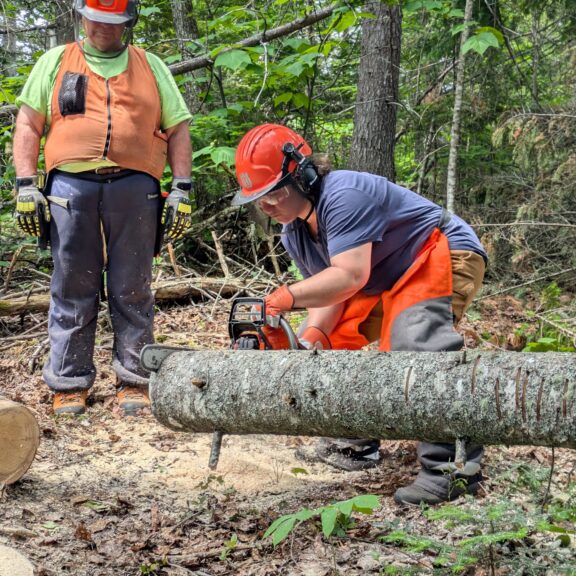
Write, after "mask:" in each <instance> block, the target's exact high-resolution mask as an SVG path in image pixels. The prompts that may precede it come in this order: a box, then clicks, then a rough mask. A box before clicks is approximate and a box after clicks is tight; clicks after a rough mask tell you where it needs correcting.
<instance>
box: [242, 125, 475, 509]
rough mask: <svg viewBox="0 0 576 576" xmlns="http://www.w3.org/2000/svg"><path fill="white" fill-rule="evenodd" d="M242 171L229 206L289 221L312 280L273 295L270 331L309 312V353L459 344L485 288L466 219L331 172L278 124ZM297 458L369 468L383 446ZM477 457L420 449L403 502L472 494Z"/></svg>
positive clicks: (291, 243)
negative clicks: (289, 314) (251, 207)
mask: <svg viewBox="0 0 576 576" xmlns="http://www.w3.org/2000/svg"><path fill="white" fill-rule="evenodd" d="M236 175H237V179H238V182H239V184H240V186H241V188H240V190H239V191H238V193H237V194H236V196H235V198H234V200H233V203H234V204H235V205H241V204H245V203H248V202H255V203H256V204H257V206H258V207H259V208H260V209H261V210H262V211H263V212H264V213H265V214H266V215H267V216H269V217H271V218H273V219H274V220H276V221H278V222H280V223H281V224H282V225H283V231H282V242H283V244H284V246H285V247H286V250H287V251H288V253H289V255H290V256H291V258H292V259H293V260H294V262H295V263H296V265H297V266H298V268H299V269H300V271H301V272H302V275H303V277H304V280H302V281H300V282H296V283H293V284H290V285H289V286H288V285H284V286H282V287H281V288H279V289H277V290H275V291H274V292H272V293H271V294H270V295H269V296H267V297H266V299H265V303H266V314H267V320H268V322H269V324H270V325H271V326H274V325H276V326H277V321H278V317H279V315H280V314H281V313H282V312H285V311H289V310H292V309H293V308H306V309H307V310H308V317H307V320H306V322H305V323H304V325H303V326H301V327H300V330H299V338H300V342H301V343H302V344H303V346H305V347H309V348H312V347H315V348H323V349H329V348H332V349H345V350H357V349H360V348H362V347H363V346H365V345H367V344H369V343H370V342H375V341H377V340H379V341H380V344H379V347H380V350H382V351H391V350H404V351H428V352H431V351H432V352H434V351H443V350H459V349H460V348H461V347H462V345H463V340H462V338H461V337H460V335H459V334H458V333H457V332H456V331H455V329H454V325H455V324H456V323H457V322H458V321H459V320H460V318H461V317H462V315H463V313H464V311H465V310H466V308H467V307H468V306H469V305H470V302H471V301H472V298H473V297H474V294H475V293H476V292H477V291H478V289H479V288H480V285H481V283H482V279H483V277H484V269H485V263H486V253H485V251H484V249H483V248H482V245H481V244H480V241H479V240H478V238H477V236H476V234H475V233H474V232H473V230H472V228H471V227H470V226H469V225H468V224H467V223H466V222H464V221H463V220H462V219H461V218H459V217H458V216H455V215H452V214H450V213H448V212H447V211H446V210H444V209H443V208H442V207H440V206H438V205H437V204H434V203H432V202H430V201H429V200H426V199H425V198H423V197H422V196H419V195H418V194H416V193H414V192H411V191H410V190H408V189H406V188H403V187H401V186H398V185H396V184H394V183H392V182H390V181H388V180H386V178H383V177H381V176H376V175H373V174H368V173H363V172H354V171H349V170H334V171H332V170H330V166H329V164H328V163H327V160H326V159H325V158H324V157H323V156H312V149H311V148H310V146H309V145H308V144H307V142H306V141H305V140H304V139H303V138H302V137H301V136H300V135H299V134H297V133H296V132H294V131H293V130H291V129H289V128H287V127H285V126H280V125H275V124H264V125H261V126H257V127H256V128H253V129H252V130H250V131H249V132H248V133H247V134H246V135H245V136H244V137H243V138H242V140H241V142H240V144H239V145H238V149H237V151H236ZM301 456H302V457H305V458H308V459H310V458H312V459H316V460H320V461H323V462H326V463H328V464H331V465H333V466H336V467H338V468H341V469H344V470H363V469H367V468H370V467H373V466H376V465H377V464H378V462H379V458H380V453H379V440H377V439H373V440H356V439H328V438H322V439H321V440H320V442H319V443H318V444H317V446H316V447H314V448H313V450H308V451H306V450H302V452H301ZM481 456H482V448H481V447H470V448H469V449H468V454H467V464H466V465H465V467H464V468H461V469H456V468H455V466H454V459H455V450H454V446H453V445H451V444H437V443H435V444H431V443H427V442H421V443H420V444H419V446H418V457H419V460H420V463H421V465H422V470H421V471H420V473H419V474H418V477H417V478H416V480H415V482H414V483H413V484H411V485H410V486H407V487H404V488H400V489H398V490H397V491H396V494H395V499H396V501H397V502H399V503H403V504H407V503H409V504H420V503H422V502H425V503H429V504H434V503H438V502H442V501H446V500H452V499H454V498H456V497H457V496H459V495H460V494H462V493H475V492H476V491H477V489H478V484H479V481H480V479H481V473H480V459H481Z"/></svg>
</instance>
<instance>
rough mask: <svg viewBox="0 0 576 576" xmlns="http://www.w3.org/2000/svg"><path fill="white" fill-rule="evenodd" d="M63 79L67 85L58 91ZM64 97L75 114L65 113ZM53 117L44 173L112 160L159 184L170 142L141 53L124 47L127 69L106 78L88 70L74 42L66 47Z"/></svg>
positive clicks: (53, 103)
mask: <svg viewBox="0 0 576 576" xmlns="http://www.w3.org/2000/svg"><path fill="white" fill-rule="evenodd" d="M75 75H76V76H75ZM78 75H82V76H83V77H84V78H82V77H79V76H78ZM65 76H66V77H67V81H68V83H66V82H65V87H64V92H65V93H61V91H62V84H63V81H64V78H65ZM82 86H83V87H84V89H82ZM75 87H78V88H76V89H74V88H75ZM64 98H68V99H70V98H72V99H73V100H74V99H75V100H76V101H75V104H74V106H75V107H76V109H77V110H74V111H73V112H72V113H70V112H69V111H68V113H66V111H65V113H64V115H63V114H62V111H61V104H62V101H63V100H64ZM51 113H52V122H51V124H50V130H49V131H48V136H47V138H46V145H45V147H44V154H45V158H46V170H47V171H50V170H52V169H53V168H57V167H58V166H61V165H63V164H70V163H73V162H90V161H98V160H110V161H112V162H114V163H115V164H117V165H118V166H121V167H122V168H128V169H131V170H137V171H139V172H145V173H147V174H150V176H153V177H154V178H156V179H157V180H160V178H161V177H162V173H163V171H164V167H165V165H166V159H167V152H168V139H167V137H166V135H165V134H164V133H162V132H161V131H160V119H161V107H160V93H159V92H158V86H157V85H156V79H155V77H154V74H153V72H152V69H151V68H150V65H149V64H148V60H147V59H146V54H145V52H144V50H141V49H140V48H135V47H134V46H128V67H127V68H126V70H124V72H122V73H121V74H118V75H117V76H113V77H112V78H108V79H105V78H103V77H102V76H99V75H98V74H95V73H94V72H92V70H90V68H89V67H88V65H87V64H86V59H85V57H84V54H83V53H82V50H81V49H80V47H79V46H78V44H77V43H75V42H74V43H72V44H68V45H67V46H66V48H65V50H64V56H63V59H62V63H61V65H60V69H59V70H58V74H57V76H56V83H55V86H54V92H53V94H52V102H51Z"/></svg>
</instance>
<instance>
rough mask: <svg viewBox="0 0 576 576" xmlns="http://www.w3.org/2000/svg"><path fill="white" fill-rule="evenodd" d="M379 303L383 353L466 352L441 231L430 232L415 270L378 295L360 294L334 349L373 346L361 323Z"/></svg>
mask: <svg viewBox="0 0 576 576" xmlns="http://www.w3.org/2000/svg"><path fill="white" fill-rule="evenodd" d="M380 302H381V303H382V308H383V316H382V327H381V331H380V350H381V351H383V352H389V351H392V350H404V351H412V352H439V351H442V350H459V349H460V348H461V347H462V345H463V340H462V337H461V336H460V335H459V334H458V333H457V332H456V331H455V330H454V319H453V314H452V264H451V259H450V250H449V248H448V239H447V238H446V236H445V235H444V234H443V233H442V232H441V231H440V229H438V228H436V229H435V230H434V231H433V232H432V234H431V235H430V237H429V238H428V240H427V241H426V244H425V245H424V246H423V247H422V249H421V250H420V252H419V254H418V256H417V257H416V260H415V261H414V263H413V264H412V266H410V268H408V270H407V271H406V272H405V273H404V275H403V276H402V277H401V278H400V279H399V280H398V281H397V282H396V284H394V286H393V287H392V288H391V289H390V290H387V291H385V292H383V293H382V294H380V295H375V296H367V295H365V294H362V293H358V294H356V295H355V296H353V297H352V298H350V299H349V300H348V301H347V302H346V307H345V309H344V312H343V314H342V317H341V318H340V322H339V323H338V325H337V326H336V328H335V329H334V330H333V331H332V333H331V334H330V342H331V343H332V348H333V349H337V350H358V349H360V348H362V347H363V346H366V345H367V344H369V340H368V338H367V337H366V336H365V335H364V334H363V331H362V330H361V324H362V323H363V322H365V321H366V320H367V318H368V317H369V316H370V314H371V312H372V311H373V310H374V309H375V308H376V307H377V306H378V305H379V304H380Z"/></svg>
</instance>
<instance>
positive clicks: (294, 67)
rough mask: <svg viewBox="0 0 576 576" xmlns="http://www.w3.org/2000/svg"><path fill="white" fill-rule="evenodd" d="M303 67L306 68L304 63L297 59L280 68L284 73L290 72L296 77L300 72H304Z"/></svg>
mask: <svg viewBox="0 0 576 576" xmlns="http://www.w3.org/2000/svg"><path fill="white" fill-rule="evenodd" d="M304 68H306V66H305V64H304V63H303V62H301V61H299V60H298V61H296V62H294V63H293V64H290V66H286V67H285V68H282V71H283V72H285V73H286V74H290V75H291V76H296V77H298V76H300V74H302V72H304Z"/></svg>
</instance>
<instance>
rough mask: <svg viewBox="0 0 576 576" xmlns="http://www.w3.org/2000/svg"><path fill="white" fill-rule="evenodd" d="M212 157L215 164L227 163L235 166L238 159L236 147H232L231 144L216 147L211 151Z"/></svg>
mask: <svg viewBox="0 0 576 576" xmlns="http://www.w3.org/2000/svg"><path fill="white" fill-rule="evenodd" d="M210 158H212V162H214V164H216V165H218V164H227V165H228V166H233V165H234V163H235V160H236V148H230V146H219V147H218V148H214V150H212V152H211V153H210Z"/></svg>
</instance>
